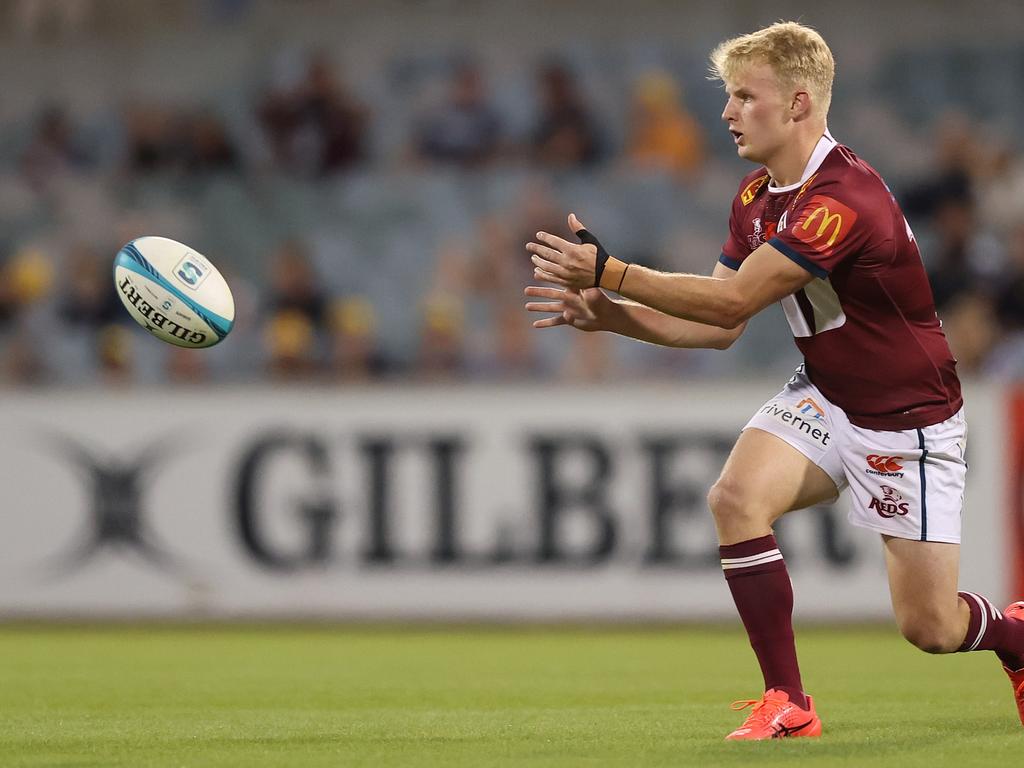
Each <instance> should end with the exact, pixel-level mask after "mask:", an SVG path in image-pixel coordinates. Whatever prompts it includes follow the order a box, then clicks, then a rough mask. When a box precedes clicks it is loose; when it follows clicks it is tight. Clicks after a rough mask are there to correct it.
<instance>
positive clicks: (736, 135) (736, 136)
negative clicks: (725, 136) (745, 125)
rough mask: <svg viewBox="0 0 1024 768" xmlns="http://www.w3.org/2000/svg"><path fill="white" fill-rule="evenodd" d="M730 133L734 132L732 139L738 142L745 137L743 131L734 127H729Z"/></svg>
mask: <svg viewBox="0 0 1024 768" xmlns="http://www.w3.org/2000/svg"><path fill="white" fill-rule="evenodd" d="M729 133H731V134H732V139H733V141H734V142H735V143H736V144H739V143H740V140H741V139H742V138H743V133H742V132H741V131H737V130H734V129H732V128H730V129H729Z"/></svg>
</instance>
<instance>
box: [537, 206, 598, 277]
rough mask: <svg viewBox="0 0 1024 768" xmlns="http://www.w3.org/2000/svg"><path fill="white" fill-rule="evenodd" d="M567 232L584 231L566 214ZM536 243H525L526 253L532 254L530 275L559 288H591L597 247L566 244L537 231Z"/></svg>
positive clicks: (595, 266) (557, 238)
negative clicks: (567, 218)
mask: <svg viewBox="0 0 1024 768" xmlns="http://www.w3.org/2000/svg"><path fill="white" fill-rule="evenodd" d="M569 229H571V230H572V231H573V233H576V232H579V231H580V230H581V229H586V227H584V226H583V224H582V222H580V220H579V219H577V218H576V214H574V213H570V214H569ZM537 240H538V241H539V242H536V243H527V244H526V250H527V251H529V252H530V253H532V254H533V256H532V257H531V261H533V267H534V268H533V276H534V277H535V278H537V279H538V280H543V281H544V282H545V283H552V284H553V285H560V286H562V287H563V288H575V289H577V290H583V289H584V288H592V287H593V286H594V283H595V280H594V274H595V270H596V269H597V247H596V246H594V245H590V244H589V243H570V242H569V241H568V240H563V239H562V238H560V237H558V236H557V235H552V234H548V233H547V232H538V233H537Z"/></svg>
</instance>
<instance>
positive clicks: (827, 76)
mask: <svg viewBox="0 0 1024 768" xmlns="http://www.w3.org/2000/svg"><path fill="white" fill-rule="evenodd" d="M750 64H767V65H768V66H770V67H771V69H772V71H773V72H774V73H775V77H776V78H777V79H778V81H779V86H780V87H782V88H806V89H807V91H808V93H810V94H811V99H812V104H813V105H814V112H815V113H817V114H818V115H821V116H824V115H827V114H828V107H829V104H830V103H831V101H832V78H833V77H834V75H835V71H836V63H835V59H833V58H832V51H830V50H829V47H828V43H826V42H825V39H824V38H823V37H822V36H821V35H820V34H818V32H817V31H816V30H814V29H812V28H811V27H806V26H804V25H803V24H799V23H797V22H795V21H780V22H777V23H775V24H772V25H771V26H770V27H765V28H764V29H759V30H757V32H751V33H750V34H749V35H740V36H739V37H734V38H732V39H731V40H726V41H725V42H723V43H719V44H718V46H717V47H716V48H715V50H713V51H712V52H711V66H710V67H709V72H710V79H712V80H722V81H723V82H724V81H726V80H727V79H729V78H730V77H732V76H734V75H735V74H736V73H737V72H739V71H740V70H741V69H744V68H745V67H747V66H749V65H750Z"/></svg>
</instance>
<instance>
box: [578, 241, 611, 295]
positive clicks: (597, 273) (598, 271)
mask: <svg viewBox="0 0 1024 768" xmlns="http://www.w3.org/2000/svg"><path fill="white" fill-rule="evenodd" d="M576 237H578V238H579V239H580V242H581V243H584V244H586V245H593V246H594V247H596V248H597V262H596V263H595V264H594V287H595V288H597V287H598V286H600V285H601V275H603V274H604V266H605V264H607V263H608V259H609V258H610V257H611V254H609V253H608V251H606V250H605V249H604V246H603V245H601V243H600V242H599V241H598V239H597V238H596V237H594V236H593V235H592V234H590V233H589V232H588V231H587V230H585V229H581V230H580V231H579V232H577V233H576Z"/></svg>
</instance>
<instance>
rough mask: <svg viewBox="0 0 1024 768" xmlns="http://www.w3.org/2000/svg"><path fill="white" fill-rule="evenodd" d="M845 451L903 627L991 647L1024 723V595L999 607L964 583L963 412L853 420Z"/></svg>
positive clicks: (974, 647) (950, 648)
mask: <svg viewBox="0 0 1024 768" xmlns="http://www.w3.org/2000/svg"><path fill="white" fill-rule="evenodd" d="M844 434H845V437H846V440H845V441H844V442H843V444H842V445H841V447H840V455H841V457H842V460H843V463H844V466H845V467H846V475H847V477H848V478H849V480H850V492H851V496H852V504H851V508H850V521H851V522H853V523H854V524H856V525H859V526H862V527H865V528H871V529H874V530H876V531H879V532H880V533H882V534H883V540H884V542H885V557H886V563H887V566H888V571H889V585H890V591H891V594H892V604H893V610H894V612H895V614H896V620H897V622H898V624H899V627H900V631H901V632H902V633H903V635H904V636H905V637H906V638H907V639H908V640H909V641H910V642H911V643H913V644H914V645H916V646H917V647H918V648H921V649H923V650H925V651H928V652H929V653H953V652H955V651H981V650H992V651H995V652H996V653H997V655H998V656H999V658H1000V660H1001V661H1002V663H1003V665H1004V667H1005V669H1006V671H1007V674H1009V675H1010V679H1011V680H1012V681H1014V688H1015V697H1016V700H1017V706H1018V709H1019V711H1020V713H1021V721H1022V723H1024V620H1022V614H1024V604H1014V605H1013V606H1011V607H1010V608H1008V609H1007V610H1006V611H1004V612H1001V611H999V610H998V609H997V608H996V607H995V606H994V605H992V603H991V602H990V601H989V600H988V599H987V598H985V597H984V596H982V595H979V594H976V593H973V592H963V591H961V592H958V591H957V589H958V587H957V577H958V571H959V559H960V546H959V543H960V521H961V512H962V509H963V499H964V489H965V485H966V477H967V464H966V462H965V461H964V455H965V454H964V452H965V435H966V424H965V422H964V417H963V412H962V411H961V412H960V413H958V414H955V415H954V416H952V417H950V418H949V419H947V420H946V421H944V422H941V423H939V424H933V425H931V426H928V427H922V428H920V429H911V430H904V431H894V432H885V431H876V430H869V429H863V428H861V427H856V426H851V427H850V428H849V429H848V430H846V432H845V433H844Z"/></svg>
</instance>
